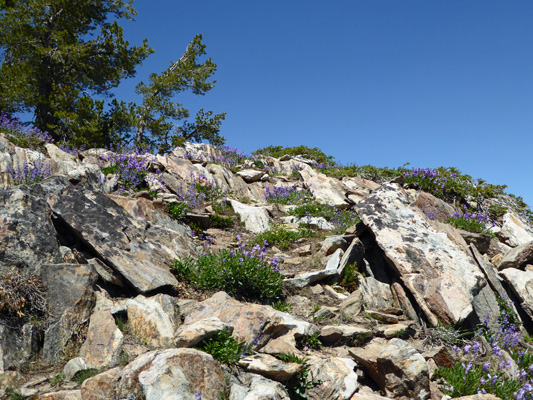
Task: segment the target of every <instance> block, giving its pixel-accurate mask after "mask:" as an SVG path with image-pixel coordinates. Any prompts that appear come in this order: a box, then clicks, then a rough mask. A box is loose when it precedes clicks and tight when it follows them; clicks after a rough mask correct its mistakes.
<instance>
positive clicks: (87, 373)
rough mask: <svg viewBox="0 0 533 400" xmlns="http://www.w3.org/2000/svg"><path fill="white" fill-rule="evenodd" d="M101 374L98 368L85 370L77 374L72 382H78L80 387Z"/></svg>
mask: <svg viewBox="0 0 533 400" xmlns="http://www.w3.org/2000/svg"><path fill="white" fill-rule="evenodd" d="M99 373H100V370H98V369H96V368H89V369H84V370H82V371H78V372H76V374H75V375H74V377H73V378H72V380H73V381H74V382H76V383H77V384H78V385H81V384H82V383H83V382H85V381H86V380H87V379H89V378H92V377H93V376H95V375H98V374H99Z"/></svg>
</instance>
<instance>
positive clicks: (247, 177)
mask: <svg viewBox="0 0 533 400" xmlns="http://www.w3.org/2000/svg"><path fill="white" fill-rule="evenodd" d="M263 175H265V171H262V170H256V169H244V170H242V171H239V172H237V176H240V177H241V178H242V179H244V181H245V182H246V183H252V182H257V181H258V180H260V179H261V178H262V177H263Z"/></svg>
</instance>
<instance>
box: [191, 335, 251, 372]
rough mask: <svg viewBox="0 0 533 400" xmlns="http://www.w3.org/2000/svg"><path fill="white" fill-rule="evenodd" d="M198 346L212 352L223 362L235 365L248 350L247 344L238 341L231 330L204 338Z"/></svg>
mask: <svg viewBox="0 0 533 400" xmlns="http://www.w3.org/2000/svg"><path fill="white" fill-rule="evenodd" d="M197 348H198V350H202V351H204V352H206V353H208V354H211V355H212V356H213V358H214V359H215V360H218V361H220V362H221V363H224V364H228V365H233V364H237V362H239V360H240V359H241V357H242V354H243V352H245V350H246V344H245V342H238V341H236V340H235V338H234V337H233V336H232V335H231V333H230V332H228V331H222V332H219V333H217V334H216V335H215V336H213V337H212V338H210V339H207V340H204V341H203V342H202V343H200V344H199V345H198V347H197Z"/></svg>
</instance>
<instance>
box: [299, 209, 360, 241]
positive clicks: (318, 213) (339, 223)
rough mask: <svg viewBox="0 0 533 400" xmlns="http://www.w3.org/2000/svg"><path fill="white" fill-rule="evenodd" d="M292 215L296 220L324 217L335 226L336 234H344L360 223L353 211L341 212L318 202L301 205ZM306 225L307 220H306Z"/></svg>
mask: <svg viewBox="0 0 533 400" xmlns="http://www.w3.org/2000/svg"><path fill="white" fill-rule="evenodd" d="M289 214H290V215H294V216H295V217H296V218H300V219H301V218H311V217H322V218H324V219H325V220H326V221H329V222H331V223H332V224H333V225H334V226H335V230H334V232H339V233H340V232H343V231H344V230H346V228H348V227H350V226H352V225H355V224H357V223H359V222H360V220H359V217H358V216H357V214H356V213H355V212H354V211H352V210H339V209H337V208H336V207H335V206H332V205H329V204H323V203H318V202H316V201H312V202H309V203H307V204H302V205H299V206H297V207H295V208H293V209H292V210H290V211H289ZM304 223H305V220H304Z"/></svg>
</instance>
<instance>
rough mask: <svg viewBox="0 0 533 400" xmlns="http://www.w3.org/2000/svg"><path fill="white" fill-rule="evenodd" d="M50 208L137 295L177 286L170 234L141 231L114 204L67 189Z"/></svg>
mask: <svg viewBox="0 0 533 400" xmlns="http://www.w3.org/2000/svg"><path fill="white" fill-rule="evenodd" d="M49 204H50V206H51V208H52V210H53V212H54V214H55V215H56V216H57V219H58V220H59V221H60V224H61V225H62V226H64V227H65V228H64V229H65V230H68V231H70V234H71V235H72V236H74V237H76V238H78V240H79V241H80V242H81V243H84V244H86V246H88V247H89V248H88V249H87V250H88V251H92V252H95V253H96V254H98V255H99V257H100V258H102V259H104V261H105V262H106V264H107V265H109V266H111V267H112V268H113V269H114V270H116V271H118V272H119V273H120V274H121V275H122V276H123V277H124V278H125V279H126V280H127V281H128V283H129V284H130V285H131V286H133V287H134V288H135V289H136V290H137V291H138V292H140V293H146V292H148V291H151V290H155V289H159V288H163V287H169V286H170V287H172V286H177V283H178V282H177V280H176V278H174V276H173V275H172V274H171V273H170V271H169V269H168V265H170V264H171V262H172V261H173V260H174V259H176V258H178V256H179V254H180V250H181V249H180V248H176V247H175V246H172V245H173V244H174V243H173V242H172V239H173V238H172V237H171V236H170V232H169V231H164V230H163V231H160V230H150V229H148V228H149V227H148V226H145V229H144V230H142V229H140V228H139V223H138V222H134V221H132V220H130V218H129V217H128V215H127V214H126V213H125V211H124V210H123V209H122V208H121V207H120V206H118V204H116V203H115V202H114V201H112V200H110V199H109V198H107V197H106V196H104V195H101V194H98V193H91V192H85V191H83V190H80V189H77V188H75V187H69V188H67V189H66V190H65V191H64V192H63V193H62V195H61V196H60V197H58V198H55V199H53V200H51V201H49Z"/></svg>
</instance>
